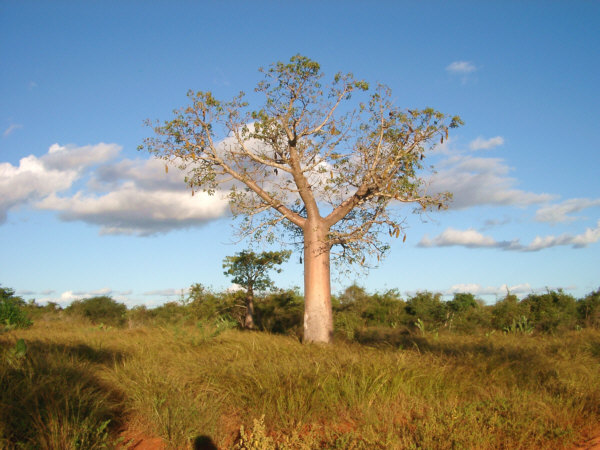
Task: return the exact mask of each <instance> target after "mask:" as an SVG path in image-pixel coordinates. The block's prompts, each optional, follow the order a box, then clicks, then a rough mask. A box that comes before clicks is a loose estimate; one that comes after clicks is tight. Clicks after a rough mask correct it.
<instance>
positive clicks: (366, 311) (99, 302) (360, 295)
mask: <svg viewBox="0 0 600 450" xmlns="http://www.w3.org/2000/svg"><path fill="white" fill-rule="evenodd" d="M244 295H245V293H244V292H243V291H238V292H227V291H226V292H214V291H212V290H210V289H208V288H206V287H204V286H202V285H200V284H195V285H193V286H192V287H191V288H190V291H189V294H188V295H187V296H185V297H181V298H180V299H179V300H178V301H171V302H167V303H165V304H163V305H161V306H158V307H155V308H147V307H146V306H143V305H142V306H135V307H133V308H127V307H126V306H125V305H124V304H123V303H120V302H118V301H116V300H114V299H112V298H111V297H106V296H101V297H92V298H88V299H83V300H76V301H74V302H72V303H71V304H70V305H69V306H67V307H66V308H61V307H60V306H59V305H58V304H56V303H52V302H50V303H48V304H47V305H43V306H42V305H39V304H38V303H36V302H35V301H34V300H30V301H29V302H26V301H25V300H23V299H22V298H21V297H18V296H16V295H15V293H14V291H13V290H11V289H7V288H2V287H0V329H4V330H6V329H10V328H14V327H27V326H29V325H31V323H32V322H35V321H37V320H75V319H76V320H87V321H89V322H90V323H92V324H95V325H99V326H105V327H124V326H128V327H135V326H152V325H158V326H160V325H168V324H197V325H198V326H202V325H203V324H206V323H211V324H213V325H214V324H217V325H219V326H221V327H229V328H231V327H236V326H239V327H242V326H243V323H244V317H245V306H244V305H245V303H244ZM332 303H333V311H334V321H335V332H336V335H337V336H338V337H344V338H347V339H351V340H368V336H371V335H372V334H373V333H377V332H379V333H385V332H386V330H388V331H390V330H393V331H394V333H407V334H414V333H422V334H425V333H439V332H456V333H463V334H476V333H489V332H493V331H494V330H496V331H500V332H506V333H534V332H535V333H557V332H560V331H564V330H574V329H580V328H584V327H595V328H600V289H598V290H596V291H594V292H591V293H590V294H588V295H586V296H585V297H584V298H580V299H576V298H575V297H573V296H572V295H569V294H566V293H565V292H563V291H562V290H556V291H555V290H548V291H547V292H545V293H542V294H529V295H527V296H526V297H524V298H523V299H521V300H520V299H518V298H517V297H516V296H515V295H513V294H510V293H508V294H507V295H506V296H505V297H504V298H503V299H501V300H499V301H497V302H496V303H495V304H494V305H487V304H485V303H484V302H483V301H482V300H480V299H478V298H476V297H475V296H474V295H473V294H470V293H457V294H454V296H453V298H452V299H450V300H447V301H445V300H444V299H443V298H442V295H441V294H439V293H432V292H418V293H416V294H415V295H413V296H409V297H408V298H406V299H404V298H402V297H401V296H400V294H399V292H398V291H397V290H388V291H385V292H376V293H368V292H367V291H366V290H365V289H364V288H362V287H360V286H358V285H356V284H353V285H351V286H349V287H348V288H346V289H345V290H344V291H343V292H342V293H341V294H339V295H336V296H334V297H333V298H332ZM303 311H304V299H303V297H302V295H301V294H300V293H299V292H298V291H297V290H274V291H272V292H270V293H264V294H262V295H256V298H255V322H256V327H257V328H258V329H259V330H264V331H268V332H271V333H282V334H292V335H296V336H298V337H299V338H300V337H301V335H302V317H303Z"/></svg>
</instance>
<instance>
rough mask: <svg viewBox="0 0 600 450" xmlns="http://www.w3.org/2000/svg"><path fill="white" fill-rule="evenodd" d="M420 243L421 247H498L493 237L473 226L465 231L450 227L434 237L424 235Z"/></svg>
mask: <svg viewBox="0 0 600 450" xmlns="http://www.w3.org/2000/svg"><path fill="white" fill-rule="evenodd" d="M418 245H419V247H449V246H454V245H458V246H461V247H468V248H480V247H497V246H498V243H497V242H496V241H495V240H494V239H493V238H491V237H489V236H484V235H483V234H481V233H479V232H478V231H475V230H473V229H472V228H470V229H468V230H464V231H461V230H455V229H454V228H448V229H447V230H445V231H444V232H442V234H440V235H439V236H437V237H435V238H434V239H429V238H428V237H427V236H424V237H423V238H422V239H421V241H420V242H419V244H418Z"/></svg>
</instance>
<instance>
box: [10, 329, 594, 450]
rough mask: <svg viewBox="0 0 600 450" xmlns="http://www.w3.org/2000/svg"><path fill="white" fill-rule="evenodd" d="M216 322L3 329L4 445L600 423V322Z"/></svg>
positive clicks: (429, 434) (292, 440)
mask: <svg viewBox="0 0 600 450" xmlns="http://www.w3.org/2000/svg"><path fill="white" fill-rule="evenodd" d="M224 328H227V327H222V326H221V327H220V328H216V327H211V326H208V325H205V326H203V327H187V326H186V327H184V326H180V327H173V326H170V327H163V328H159V327H154V328H145V327H140V328H133V329H106V328H100V327H93V326H90V325H86V324H77V323H71V324H69V325H68V328H65V324H64V323H61V322H38V323H36V324H35V325H34V326H33V327H32V328H31V329H28V330H14V331H11V332H9V333H4V334H0V349H1V350H0V351H1V356H0V357H1V358H2V359H1V361H2V364H0V447H6V448H65V449H68V448H102V447H109V448H110V447H111V446H119V445H120V446H122V447H126V443H125V442H121V443H119V442H118V440H119V437H120V436H121V435H122V434H121V433H122V431H123V430H130V431H136V432H137V433H142V434H145V435H147V436H158V437H161V438H162V439H163V441H164V443H165V446H166V447H168V448H191V447H192V445H193V443H194V441H195V440H198V439H199V438H200V437H203V438H202V439H207V438H206V437H209V438H210V439H211V440H212V441H213V442H214V443H216V444H217V446H219V447H220V448H232V447H233V446H234V445H236V446H237V448H251V445H253V444H255V445H260V446H261V447H263V448H269V447H270V448H308V449H310V448H553V449H554V448H568V447H570V446H572V445H573V443H574V442H577V441H580V440H582V439H583V438H585V437H586V434H588V433H590V432H591V431H592V430H593V427H594V426H596V425H597V423H598V421H599V419H600V332H599V331H598V330H591V329H590V330H582V331H579V332H569V333H566V334H564V335H563V336H560V337H553V336H536V335H527V334H502V333H495V334H490V335H488V336H485V335H481V336H459V335H455V334H439V335H432V334H430V333H427V332H426V333H425V335H421V333H419V335H418V336H416V335H415V336H413V335H410V334H401V333H400V332H399V331H398V332H397V333H396V334H394V331H388V332H387V334H382V333H371V334H370V335H364V334H363V335H360V336H357V337H356V338H357V339H358V340H361V341H362V342H363V343H357V342H337V343H335V344H333V345H331V346H317V345H302V344H300V343H299V342H298V340H297V339H295V338H292V337H286V336H276V335H269V334H266V333H259V332H240V331H236V330H226V329H224ZM17 339H24V342H25V343H26V345H27V350H26V352H25V354H21V353H19V352H17V351H16V350H15V349H16V346H17ZM241 427H243V428H242V429H240V428H241ZM121 440H122V438H121Z"/></svg>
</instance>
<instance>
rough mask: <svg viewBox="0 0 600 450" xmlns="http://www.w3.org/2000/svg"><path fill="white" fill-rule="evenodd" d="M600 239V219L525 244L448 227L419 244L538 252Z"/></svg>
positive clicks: (578, 246)
mask: <svg viewBox="0 0 600 450" xmlns="http://www.w3.org/2000/svg"><path fill="white" fill-rule="evenodd" d="M599 240H600V220H599V221H598V223H597V224H596V227H595V228H587V229H586V230H585V231H584V232H583V233H581V234H576V235H571V234H567V233H565V234H562V235H560V236H552V235H550V236H543V237H542V236H536V237H535V238H534V239H533V240H532V241H531V243H529V244H528V245H523V244H521V243H520V240H519V239H515V240H512V241H496V240H495V239H494V238H492V237H489V236H484V235H483V234H481V233H479V232H477V231H475V230H473V229H468V230H464V231H461V230H455V229H453V228H448V229H447V230H445V231H444V232H442V233H441V234H440V235H439V236H436V237H435V238H433V239H430V238H429V237H428V236H427V235H426V236H424V237H423V238H422V239H421V241H420V242H419V243H418V244H417V245H418V246H419V247H450V246H460V247H467V248H498V249H502V250H512V251H521V252H536V251H539V250H543V249H546V248H551V247H558V246H569V245H570V246H571V247H573V248H583V247H587V246H588V245H590V244H593V243H596V242H598V241H599Z"/></svg>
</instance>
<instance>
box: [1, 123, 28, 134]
mask: <svg viewBox="0 0 600 450" xmlns="http://www.w3.org/2000/svg"><path fill="white" fill-rule="evenodd" d="M19 128H23V125H21V124H18V123H13V124H11V125H10V126H9V127H8V128H7V129H6V130H4V133H2V136H4V137H8V136H10V135H11V134H12V133H13V132H15V131H16V130H18V129H19Z"/></svg>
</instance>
